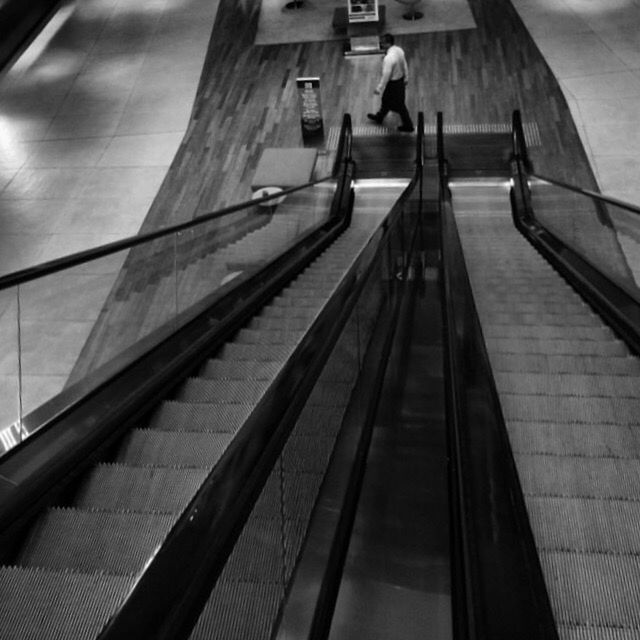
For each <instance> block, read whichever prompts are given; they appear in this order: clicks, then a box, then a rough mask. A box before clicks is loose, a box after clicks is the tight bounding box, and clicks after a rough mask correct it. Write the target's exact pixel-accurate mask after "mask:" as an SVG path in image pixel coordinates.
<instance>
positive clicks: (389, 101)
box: [367, 33, 413, 133]
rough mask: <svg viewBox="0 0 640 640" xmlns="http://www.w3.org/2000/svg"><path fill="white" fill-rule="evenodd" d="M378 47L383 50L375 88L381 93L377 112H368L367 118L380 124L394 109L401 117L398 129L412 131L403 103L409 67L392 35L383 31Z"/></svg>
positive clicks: (377, 92)
mask: <svg viewBox="0 0 640 640" xmlns="http://www.w3.org/2000/svg"><path fill="white" fill-rule="evenodd" d="M380 47H381V48H382V50H383V51H384V52H385V56H384V59H383V60H382V76H381V78H380V82H379V83H378V86H377V87H376V88H375V91H374V93H375V94H376V95H380V94H382V99H381V101H380V109H379V111H378V113H368V114H367V117H368V118H369V120H373V121H374V122H376V123H377V124H382V121H383V120H384V118H385V116H386V115H387V113H389V111H395V112H396V113H397V114H398V115H399V116H400V118H402V126H401V127H398V131H407V132H409V133H410V132H411V131H413V122H412V121H411V116H410V115H409V111H408V110H407V106H406V105H405V103H404V100H405V97H404V96H405V85H406V84H407V82H408V81H409V67H408V66H407V60H406V58H405V56H404V51H403V50H402V49H401V48H400V47H398V46H397V45H395V44H394V40H393V36H392V35H391V34H390V33H385V34H384V35H383V36H382V37H381V38H380Z"/></svg>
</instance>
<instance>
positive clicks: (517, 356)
mask: <svg viewBox="0 0 640 640" xmlns="http://www.w3.org/2000/svg"><path fill="white" fill-rule="evenodd" d="M489 357H490V359H491V364H492V366H493V368H494V369H495V370H497V371H537V372H540V373H544V372H545V371H549V372H550V373H586V374H589V373H600V372H601V371H603V369H604V370H606V371H607V373H609V374H611V375H635V374H640V360H637V359H636V358H632V357H629V356H624V357H623V356H620V357H608V358H602V357H598V356H572V355H568V354H567V355H555V354H534V353H531V354H528V353H495V354H490V356H489ZM605 367H606V369H605Z"/></svg>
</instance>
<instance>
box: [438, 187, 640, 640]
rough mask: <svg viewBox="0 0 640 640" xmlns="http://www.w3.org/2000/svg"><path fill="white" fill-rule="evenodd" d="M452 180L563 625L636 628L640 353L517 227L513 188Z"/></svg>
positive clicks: (569, 630)
mask: <svg viewBox="0 0 640 640" xmlns="http://www.w3.org/2000/svg"><path fill="white" fill-rule="evenodd" d="M450 186H451V191H452V204H453V210H454V212H455V215H456V223H457V225H458V229H459V231H460V236H461V240H462V245H463V249H464V255H465V260H466V263H467V268H468V270H469V273H470V278H471V287H472V290H473V294H474V299H475V300H476V306H477V310H478V314H479V317H480V322H481V324H482V330H483V334H484V337H485V342H486V345H487V351H488V354H489V358H490V360H491V368H492V371H493V376H494V379H495V383H496V387H497V390H498V394H499V397H500V403H501V406H502V410H503V413H504V419H505V423H506V426H507V431H508V434H509V440H510V442H511V447H512V449H513V454H514V457H515V461H516V466H517V469H518V475H519V478H520V481H521V484H522V490H523V492H524V496H525V502H526V506H527V511H528V514H529V519H530V522H531V526H532V529H533V533H534V538H535V542H536V547H537V549H538V553H539V557H540V562H541V565H542V569H543V573H544V576H545V581H546V584H547V588H548V590H549V595H550V599H551V603H552V605H553V611H554V617H555V620H556V623H557V626H558V632H559V634H560V636H561V637H569V636H570V635H571V634H575V633H578V634H579V633H584V632H585V630H586V629H588V628H597V629H598V630H599V633H605V632H606V633H612V632H613V630H614V629H628V630H630V631H631V630H632V629H635V630H636V631H637V629H638V627H637V624H638V614H637V607H636V606H635V605H634V604H633V603H634V602H636V603H637V598H638V591H637V589H638V585H640V581H639V580H638V577H640V574H639V573H638V572H639V569H640V567H639V566H638V563H637V551H638V548H639V546H638V545H639V544H640V539H639V538H638V534H637V531H638V525H639V524H640V511H639V510H638V507H637V502H636V499H637V496H638V495H640V482H639V480H638V475H637V468H638V467H637V466H638V461H637V454H638V447H637V444H636V440H635V436H634V435H633V427H634V425H636V424H637V421H638V416H639V415H640V413H639V410H640V404H639V403H640V401H639V400H638V389H640V360H639V359H638V358H637V357H634V356H633V355H632V353H631V352H630V350H629V348H628V347H627V346H626V345H625V344H624V342H623V341H622V340H621V339H620V338H619V337H618V336H616V335H615V334H614V332H613V331H612V330H611V329H610V328H609V327H608V326H606V325H605V324H604V322H603V321H602V319H601V318H599V317H598V316H597V314H596V313H595V312H594V310H593V309H592V308H591V307H590V306H589V305H588V304H587V303H586V302H585V301H584V300H583V299H582V298H581V297H580V296H579V295H578V293H576V291H575V290H574V289H572V288H571V287H570V286H569V284H568V283H567V282H566V281H565V280H564V279H563V278H562V277H561V276H560V275H559V274H558V273H557V272H556V271H555V270H554V269H553V267H552V266H551V265H549V263H548V262H547V261H546V260H545V259H544V258H543V257H542V256H541V255H540V254H539V253H538V252H537V251H536V250H535V249H534V247H533V246H532V245H531V244H530V243H529V242H527V240H526V239H525V238H524V237H523V236H522V235H521V234H520V233H519V232H518V231H517V230H516V228H515V227H514V225H513V222H512V219H511V204H510V200H509V190H508V185H507V186H506V187H505V185H504V184H497V185H495V186H490V185H489V184H485V185H481V184H477V185H475V186H471V187H469V186H465V185H464V183H456V182H453V183H451V184H450ZM609 250H611V248H609ZM610 255H611V254H610ZM611 258H612V259H614V256H613V255H611Z"/></svg>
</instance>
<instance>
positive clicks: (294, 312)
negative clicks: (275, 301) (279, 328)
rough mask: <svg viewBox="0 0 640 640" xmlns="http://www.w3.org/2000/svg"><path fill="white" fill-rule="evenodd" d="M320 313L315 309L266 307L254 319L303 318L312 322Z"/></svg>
mask: <svg viewBox="0 0 640 640" xmlns="http://www.w3.org/2000/svg"><path fill="white" fill-rule="evenodd" d="M319 313H320V310H319V308H316V307H290V306H289V307H284V306H271V305H270V306H268V307H265V308H264V309H262V311H261V312H260V313H259V314H258V315H257V316H256V318H305V319H311V320H313V319H314V318H316V317H317V316H318V314H319Z"/></svg>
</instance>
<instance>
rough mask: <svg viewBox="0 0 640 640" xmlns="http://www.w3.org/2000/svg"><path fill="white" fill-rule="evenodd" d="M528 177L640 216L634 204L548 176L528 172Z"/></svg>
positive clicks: (639, 210) (639, 209)
mask: <svg viewBox="0 0 640 640" xmlns="http://www.w3.org/2000/svg"><path fill="white" fill-rule="evenodd" d="M528 176H529V178H535V179H537V180H542V181H543V182H548V183H549V184H552V185H554V186H556V187H561V188H562V189H566V190H567V191H572V192H574V193H578V194H580V195H582V196H585V197H586V198H591V199H592V200H596V201H598V202H603V203H605V204H611V205H614V206H616V207H619V208H620V209H625V210H626V211H629V212H630V213H634V214H636V215H640V207H638V206H636V205H634V204H630V203H629V202H625V201H624V200H618V199H617V198H612V197H611V196H607V195H605V194H603V193H598V192H596V191H590V190H589V189H583V188H581V187H576V186H575V185H571V184H567V183H566V182H562V181H561V180H556V179H555V178H549V177H548V176H543V175H540V174H537V173H535V172H530V173H529V174H528Z"/></svg>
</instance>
